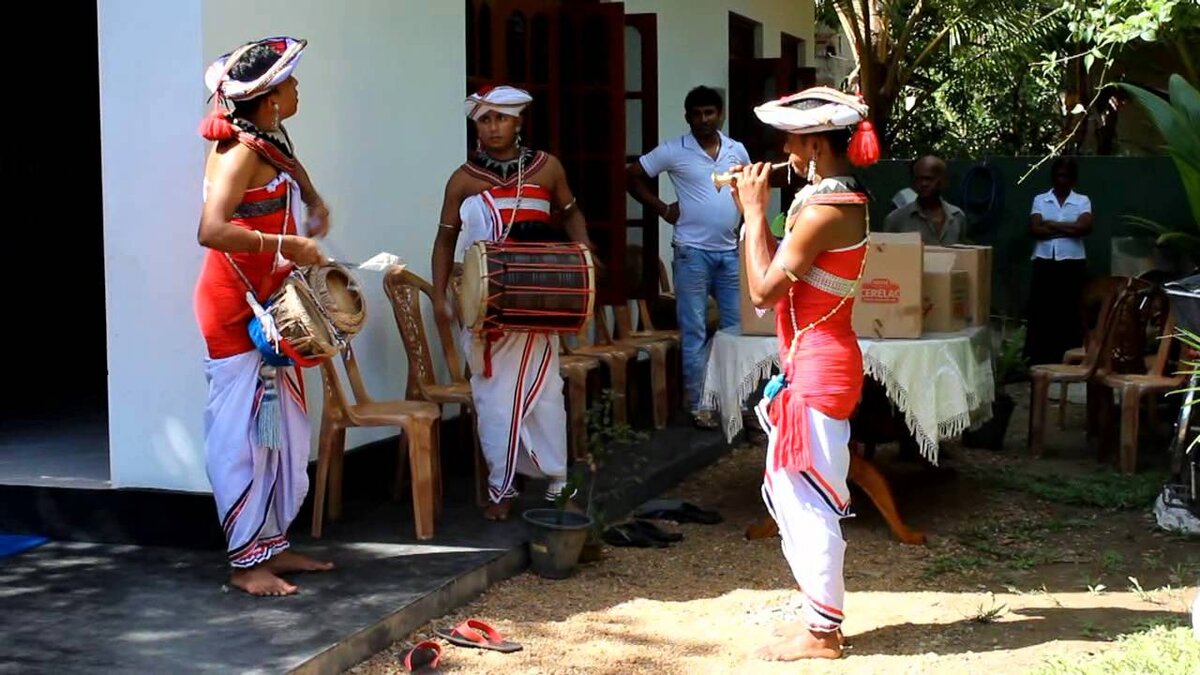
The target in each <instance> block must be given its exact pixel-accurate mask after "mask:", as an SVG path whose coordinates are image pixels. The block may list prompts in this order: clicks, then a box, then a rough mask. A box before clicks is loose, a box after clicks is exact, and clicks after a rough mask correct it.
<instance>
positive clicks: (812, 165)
mask: <svg viewBox="0 0 1200 675" xmlns="http://www.w3.org/2000/svg"><path fill="white" fill-rule="evenodd" d="M816 179H817V158H816V157H815V156H814V157H810V158H809V160H808V182H809V183H812V182H813V181H814V180H816Z"/></svg>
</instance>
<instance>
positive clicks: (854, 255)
mask: <svg viewBox="0 0 1200 675" xmlns="http://www.w3.org/2000/svg"><path fill="white" fill-rule="evenodd" d="M866 254H867V246H866V244H865V243H864V244H862V245H859V246H857V247H855V248H851V249H842V250H838V251H826V252H824V253H822V254H821V255H819V256H817V259H816V260H815V261H814V262H813V266H814V267H818V268H820V269H822V270H824V271H826V272H828V273H830V274H833V275H836V276H838V277H841V278H843V279H847V280H854V279H856V278H857V277H858V275H859V271H860V270H861V269H862V260H863V256H865V255H866ZM841 300H842V296H841V295H834V294H832V293H829V292H828V291H825V290H822V289H819V288H817V287H815V286H813V285H812V284H809V283H808V282H807V281H805V280H804V279H801V280H800V281H798V282H796V283H795V284H794V285H793V287H792V293H791V296H790V298H789V297H788V296H785V297H784V298H783V299H782V300H780V301H779V304H778V305H777V306H776V307H775V317H776V318H775V322H776V323H775V332H776V334H777V335H778V336H779V349H780V363H782V364H783V374H784V377H785V378H786V382H787V385H786V386H785V387H784V389H783V390H782V391H780V392H779V394H778V395H776V397H775V400H774V401H772V402H771V405H770V415H771V423H772V424H774V425H775V426H776V427H777V428H778V430H779V436H778V439H777V441H776V448H778V452H776V455H775V467H776V468H784V469H787V470H789V471H808V470H809V469H811V468H812V452H811V450H810V448H809V447H808V443H809V430H808V408H810V407H811V408H813V409H815V410H818V411H820V412H821V413H823V414H825V415H827V416H829V417H832V418H835V419H841V420H844V419H849V418H850V416H851V415H853V414H854V410H855V408H856V407H857V406H858V402H859V399H860V398H861V396H862V384H863V361H862V351H861V350H860V349H859V347H858V338H857V337H856V336H855V334H854V329H853V327H852V326H851V323H850V315H851V312H852V310H853V308H854V299H853V298H850V299H849V300H847V301H846V302H845V303H844V304H843V305H842V306H841V308H840V309H839V310H838V311H837V312H836V313H835V314H834V315H833V316H831V317H829V319H828V320H826V321H824V322H823V323H821V324H820V325H818V326H815V327H814V328H812V329H811V330H809V331H808V332H806V333H804V334H803V335H801V337H800V342H799V344H798V345H797V346H796V349H795V351H794V352H792V335H793V326H792V314H791V309H792V308H794V309H795V321H796V325H797V326H799V327H800V328H801V329H803V328H804V327H805V326H807V325H808V324H810V323H812V322H814V321H816V320H818V319H820V318H821V317H823V316H825V315H826V314H827V313H829V311H830V310H832V309H833V308H834V307H835V306H837V304H838V303H839V302H840V301H841ZM789 302H791V304H792V307H789ZM789 355H790V357H791V358H789Z"/></svg>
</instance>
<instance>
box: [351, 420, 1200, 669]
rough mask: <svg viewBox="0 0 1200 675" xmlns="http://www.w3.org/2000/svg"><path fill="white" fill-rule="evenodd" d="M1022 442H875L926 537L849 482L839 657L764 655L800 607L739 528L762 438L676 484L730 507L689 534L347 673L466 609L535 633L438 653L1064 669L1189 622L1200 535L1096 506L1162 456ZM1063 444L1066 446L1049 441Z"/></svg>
mask: <svg viewBox="0 0 1200 675" xmlns="http://www.w3.org/2000/svg"><path fill="white" fill-rule="evenodd" d="M1023 425H1024V418H1023V417H1022V416H1020V415H1018V416H1017V417H1016V418H1014V420H1013V426H1014V427H1015V428H1016V429H1018V430H1020V429H1023ZM1071 433H1074V434H1075V435H1077V436H1082V432H1081V430H1080V426H1078V425H1075V428H1074V430H1073V432H1069V433H1068V434H1066V435H1064V436H1063V438H1068V439H1069V438H1070V435H1071ZM1009 445H1010V446H1013V447H1010V449H1009V450H1008V451H1005V452H1002V453H992V452H988V451H976V450H969V449H965V448H961V447H958V446H957V445H955V444H948V445H947V446H943V447H944V453H943V457H942V461H941V462H940V465H941V466H940V467H938V468H934V467H931V466H930V465H928V464H927V463H925V462H923V461H911V462H905V461H901V460H899V459H897V458H896V457H895V453H890V452H887V451H885V452H883V453H881V461H882V462H883V464H884V467H885V472H886V473H887V475H889V477H891V479H892V482H893V487H894V489H895V491H896V496H897V500H898V503H899V504H900V508H901V512H902V515H903V516H904V518H905V520H906V521H907V522H908V523H909V525H910V526H912V527H915V528H917V529H920V530H923V531H925V532H926V533H927V534H928V536H929V542H928V544H927V545H925V546H906V545H903V544H900V543H898V542H897V541H896V540H895V539H894V538H893V537H892V536H891V534H890V533H889V531H888V529H887V526H886V525H885V524H884V522H883V520H882V519H881V518H880V516H879V515H878V513H877V512H876V511H875V509H874V507H873V506H872V505H871V504H870V503H869V502H868V501H867V500H866V498H865V496H862V495H860V494H856V495H855V499H856V501H855V511H856V513H857V516H856V517H854V518H851V519H848V520H846V521H845V534H846V539H847V541H848V542H849V550H848V552H847V559H846V586H847V590H848V594H847V599H846V606H845V612H846V622H845V624H844V631H845V634H846V637H847V643H848V648H847V652H846V657H845V658H843V659H841V660H840V661H837V662H825V663H812V664H803V665H782V664H772V663H765V662H761V661H758V660H757V659H756V658H755V657H754V652H755V650H756V649H757V648H758V647H759V646H760V645H762V644H764V642H765V641H767V640H768V639H770V637H771V636H770V632H771V630H772V627H773V625H774V624H776V623H777V622H779V621H781V620H786V619H788V618H789V617H791V616H794V607H795V603H796V602H797V594H796V593H795V592H794V591H793V590H792V589H793V587H794V584H793V581H792V578H791V575H790V573H789V571H788V568H787V566H786V563H785V561H784V559H783V556H782V554H781V552H780V549H779V540H778V539H777V538H775V539H769V540H760V541H747V540H745V539H744V538H743V528H744V527H745V526H746V524H747V523H749V522H751V521H753V520H754V519H756V518H757V517H758V516H759V515H761V514H762V513H763V511H762V506H761V502H760V501H759V497H758V494H759V493H758V486H759V481H760V478H761V475H762V469H761V467H762V463H763V451H762V450H761V449H760V448H758V447H754V446H744V447H740V448H738V449H736V450H734V451H733V452H732V453H731V454H730V455H729V456H728V457H726V458H725V459H723V460H722V461H720V462H718V463H717V464H715V465H713V466H711V467H709V468H708V469H707V470H705V471H702V472H700V473H698V474H696V475H695V476H693V477H692V478H691V479H689V480H688V481H687V482H686V483H685V484H683V485H681V486H679V488H678V489H676V490H674V491H672V493H671V494H672V495H674V496H679V497H682V498H684V499H687V500H689V501H692V502H694V503H696V504H698V505H701V506H703V507H705V508H712V509H717V510H718V511H720V512H721V513H722V515H723V516H724V517H725V521H724V523H722V524H720V525H712V526H705V525H683V526H678V527H676V528H675V529H677V530H678V531H681V532H683V533H684V535H685V539H684V541H683V542H681V543H679V544H676V545H675V546H673V547H672V548H668V549H629V548H613V547H607V548H606V549H605V552H604V557H603V559H602V560H601V561H600V562H598V563H594V564H589V565H585V566H582V567H581V568H580V569H579V570H578V571H577V573H576V574H575V576H574V577H572V578H570V579H567V580H564V581H549V580H544V579H541V578H538V577H536V576H534V575H532V574H529V573H526V574H523V575H521V576H518V577H516V578H514V579H511V580H509V581H506V582H504V583H501V584H499V585H498V586H496V587H494V588H493V589H491V590H490V591H488V592H487V593H486V594H485V595H483V596H482V597H480V598H479V599H478V600H476V601H475V602H473V603H471V604H470V605H469V606H467V607H464V608H462V609H461V610H460V611H459V612H456V613H455V614H454V615H452V616H448V617H443V618H442V619H440V620H438V621H436V622H434V623H432V624H430V625H428V626H425V627H423V628H422V629H421V630H419V631H417V632H416V633H415V634H414V635H411V636H409V637H408V639H407V640H404V641H401V642H398V643H396V644H394V645H393V646H392V647H391V648H390V649H388V650H385V651H383V652H380V653H379V654H377V655H376V656H375V657H374V658H372V659H371V660H370V661H368V662H366V663H364V664H361V665H360V666H358V667H356V668H355V669H353V670H352V671H351V672H352V673H356V674H363V675H368V674H369V675H378V674H382V673H395V672H401V671H402V666H400V658H401V656H402V655H403V653H404V652H405V650H406V648H407V647H408V646H410V645H412V644H413V643H414V642H415V641H417V640H420V639H422V638H425V637H431V636H432V632H433V629H434V628H435V627H436V626H447V625H453V624H455V623H457V622H458V621H460V620H462V619H464V618H466V617H477V618H481V619H483V620H485V621H488V622H489V623H491V624H492V625H493V626H495V627H496V628H497V629H499V630H500V631H501V632H502V633H503V634H504V635H505V636H506V637H508V638H510V639H513V640H516V641H518V642H521V643H522V644H523V645H524V647H525V648H524V650H523V651H521V652H518V653H516V654H509V655H502V654H498V653H493V652H484V651H479V650H469V649H462V648H458V647H453V646H450V645H446V646H445V653H444V655H443V660H442V669H443V672H447V673H464V674H466V673H499V672H505V673H531V674H532V673H537V674H553V673H571V674H575V673H581V674H582V673H587V674H616V673H679V674H684V673H687V674H689V675H690V674H692V673H777V672H813V673H928V672H936V673H939V674H941V673H981V672H988V671H993V672H1006V673H1008V672H1030V671H1037V670H1044V671H1045V672H1058V671H1060V670H1061V669H1060V668H1055V667H1053V665H1052V664H1051V662H1052V661H1053V660H1054V659H1059V660H1060V661H1059V663H1062V662H1065V663H1073V662H1077V661H1086V660H1087V658H1088V657H1089V656H1090V655H1093V654H1095V653H1097V652H1102V651H1104V650H1109V649H1114V646H1113V645H1114V643H1113V642H1112V641H1113V640H1114V639H1115V638H1117V637H1119V636H1121V635H1128V634H1132V633H1138V632H1144V631H1147V630H1149V629H1151V628H1153V627H1155V626H1167V627H1178V626H1183V625H1185V624H1190V616H1189V611H1190V605H1191V600H1192V598H1193V597H1194V595H1195V593H1196V586H1195V585H1196V583H1197V579H1198V577H1200V544H1197V543H1196V542H1194V541H1187V540H1185V539H1183V538H1180V537H1178V536H1176V535H1172V534H1168V533H1164V532H1161V531H1158V530H1155V529H1154V528H1153V522H1152V519H1151V516H1150V515H1149V513H1148V509H1146V508H1132V509H1119V508H1101V507H1098V506H1096V505H1095V504H1101V505H1116V506H1120V505H1121V503H1122V502H1130V503H1137V502H1138V501H1139V500H1140V499H1144V498H1145V496H1146V495H1150V496H1151V497H1152V496H1153V494H1154V490H1155V486H1156V485H1160V484H1161V481H1162V476H1161V474H1155V473H1153V472H1152V471H1150V472H1147V473H1146V474H1145V475H1139V476H1138V477H1135V478H1128V477H1118V476H1114V475H1113V474H1111V473H1108V472H1107V471H1103V472H1101V473H1100V474H1097V472H1098V471H1100V469H1101V467H1100V466H1099V465H1098V464H1097V463H1096V461H1095V460H1094V459H1092V458H1090V457H1082V456H1081V457H1077V458H1074V459H1069V458H1068V459H1063V458H1059V459H1055V458H1053V457H1052V458H1050V459H1043V460H1037V461H1033V460H1030V459H1028V458H1026V457H1023V456H1022V455H1021V453H1019V452H1018V451H1017V448H1018V447H1020V448H1023V447H1024V439H1023V438H1020V439H1019V440H1018V442H1016V443H1010V444H1009ZM1050 452H1051V454H1054V453H1056V452H1059V451H1058V450H1056V449H1055V447H1054V444H1053V443H1052V444H1051V450H1050ZM1059 454H1067V453H1065V452H1061V453H1059ZM889 455H890V458H889ZM1114 486H1115V487H1114ZM481 526H482V525H481ZM667 526H670V524H667ZM1116 648H1119V647H1116Z"/></svg>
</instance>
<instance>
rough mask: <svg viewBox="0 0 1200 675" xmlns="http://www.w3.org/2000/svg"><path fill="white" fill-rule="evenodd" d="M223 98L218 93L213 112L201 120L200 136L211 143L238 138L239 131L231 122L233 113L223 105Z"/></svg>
mask: <svg viewBox="0 0 1200 675" xmlns="http://www.w3.org/2000/svg"><path fill="white" fill-rule="evenodd" d="M223 98H224V97H222V96H221V94H220V92H217V94H216V96H215V100H214V101H213V109H212V112H210V113H209V114H207V115H205V116H204V119H203V120H200V135H201V136H203V137H204V138H205V139H207V140H210V141H230V140H233V139H234V138H235V137H237V129H235V128H234V127H233V123H232V122H230V121H229V117H230V115H231V112H230V110H229V109H228V108H226V107H225V106H224V105H222V101H223Z"/></svg>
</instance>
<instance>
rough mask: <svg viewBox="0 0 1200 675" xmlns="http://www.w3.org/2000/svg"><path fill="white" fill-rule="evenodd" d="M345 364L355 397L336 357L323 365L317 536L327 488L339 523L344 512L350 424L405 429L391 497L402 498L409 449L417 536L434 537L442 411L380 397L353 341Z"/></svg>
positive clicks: (333, 516) (315, 513) (315, 501)
mask: <svg viewBox="0 0 1200 675" xmlns="http://www.w3.org/2000/svg"><path fill="white" fill-rule="evenodd" d="M341 361H342V366H343V368H344V369H345V371H346V379H348V380H349V381H350V389H351V391H352V392H353V395H354V400H353V401H352V400H351V399H350V397H348V396H347V395H346V392H345V389H343V387H342V382H341V376H340V375H339V374H338V368H337V365H336V359H327V360H325V361H324V362H323V363H322V364H321V381H322V383H323V389H324V391H325V398H324V406H323V410H322V413H321V432H320V436H319V439H320V440H319V442H318V446H317V448H318V449H317V477H316V486H315V487H316V489H315V491H314V495H313V519H312V536H313V537H316V538H320V536H321V534H322V530H323V524H324V523H323V521H324V517H325V502H326V492H327V491H328V495H329V519H330V520H331V521H336V520H337V519H338V518H339V517H340V516H341V510H342V465H343V462H344V460H345V451H346V429H349V428H350V427H397V428H399V429H400V430H401V432H402V434H401V437H400V448H399V454H398V456H397V459H396V482H395V484H394V485H393V488H392V490H393V493H392V496H393V497H394V498H396V499H398V498H399V497H400V495H401V486H402V484H403V478H404V468H405V462H404V459H405V458H404V455H405V453H406V451H407V455H408V467H409V473H410V474H411V481H412V500H413V518H414V520H415V521H416V533H417V539H431V538H432V537H433V533H434V520H435V518H436V517H437V515H438V513H439V512H440V511H441V486H442V478H441V461H440V459H439V454H438V452H439V448H438V427H439V425H440V424H441V414H440V411H439V410H438V407H437V406H436V405H433V404H431V403H425V402H421V401H375V400H373V399H372V398H371V397H370V396H369V395H368V394H367V390H366V387H365V386H364V385H363V380H362V375H361V373H360V372H359V370H358V362H357V361H356V360H355V358H354V350H353V348H352V347H351V346H350V345H347V346H346V348H345V349H344V350H343V351H342V355H341Z"/></svg>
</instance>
